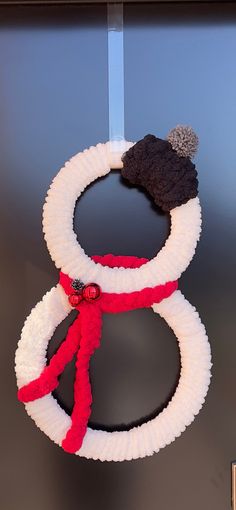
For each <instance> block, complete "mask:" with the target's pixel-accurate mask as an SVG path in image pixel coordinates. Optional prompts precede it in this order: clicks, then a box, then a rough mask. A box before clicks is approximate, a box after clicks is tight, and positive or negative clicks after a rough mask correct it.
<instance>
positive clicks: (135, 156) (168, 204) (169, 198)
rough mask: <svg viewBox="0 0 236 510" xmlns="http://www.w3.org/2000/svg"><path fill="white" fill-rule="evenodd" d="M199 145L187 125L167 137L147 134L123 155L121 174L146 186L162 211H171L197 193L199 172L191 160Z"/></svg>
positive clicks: (177, 128) (134, 182)
mask: <svg viewBox="0 0 236 510" xmlns="http://www.w3.org/2000/svg"><path fill="white" fill-rule="evenodd" d="M197 145H198V138H197V136H196V135H195V133H194V131H193V130H192V128H190V127H188V126H177V127H176V128H175V129H173V130H171V131H170V133H169V135H168V137H167V140H161V139H160V138H156V136H154V135H146V136H145V137H144V138H143V139H142V140H140V141H139V142H137V143H136V144H135V145H133V147H131V149H129V150H128V151H127V152H126V153H125V154H124V155H123V158H122V161H123V169H122V170H121V174H122V176H123V177H125V178H126V179H128V180H129V182H131V183H132V184H134V185H139V186H142V187H144V188H145V189H146V190H147V191H148V192H149V193H150V195H151V196H152V197H153V198H154V201H155V203H156V204H157V205H158V206H159V207H161V209H162V210H163V211H170V210H171V209H173V208H174V207H177V206H180V205H182V204H185V203H186V202H188V200H189V199H190V198H195V197H196V196H197V194H198V180H197V171H196V169H195V165H194V164H193V163H192V161H191V159H190V157H192V156H193V155H194V154H195V152H196V150H197Z"/></svg>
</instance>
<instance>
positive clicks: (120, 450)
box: [16, 142, 211, 461]
mask: <svg viewBox="0 0 236 510" xmlns="http://www.w3.org/2000/svg"><path fill="white" fill-rule="evenodd" d="M131 145H132V144H130V143H128V142H126V143H125V147H124V146H123V148H122V152H124V151H125V150H127V148H129V147H130V146H131ZM122 152H121V151H120V152H119V151H116V152H114V148H113V147H112V145H111V144H110V143H107V144H99V145H98V146H97V147H91V148H90V149H88V150H86V151H84V152H83V153H80V154H78V155H77V156H75V157H74V158H72V159H71V160H70V162H69V163H66V165H65V167H64V168H63V169H62V170H61V171H60V172H59V174H58V175H57V176H56V178H55V179H54V181H53V183H52V186H51V188H50V190H49V193H48V197H47V200H46V204H45V207H44V220H43V225H44V233H45V239H46V242H47V244H48V248H49V252H50V254H51V257H52V259H53V260H54V261H55V263H56V266H57V267H58V268H60V269H61V270H62V271H63V272H64V273H66V274H68V275H69V276H70V277H72V278H76V277H78V276H79V277H80V278H81V279H82V280H83V281H84V282H85V283H87V282H89V281H96V282H97V283H98V284H99V285H101V288H102V289H103V290H104V291H106V292H118V293H121V292H132V291H133V290H140V289H142V288H144V287H147V286H151V287H153V286H155V285H158V284H164V283H165V282H167V281H171V280H175V279H177V278H178V277H179V276H180V275H181V273H182V272H183V271H184V270H185V269H186V267H187V266H188V264H189V262H190V261H191V258H192V257H193V255H194V251H195V247H196V243H197V240H198V238H199V234H200V230H201V209H200V204H199V200H198V198H195V199H191V200H189V201H188V202H187V204H185V205H182V206H180V207H176V208H175V209H173V210H172V211H171V213H170V214H171V233H170V236H169V238H168V240H167V241H166V244H165V246H164V248H163V249H162V250H161V251H160V252H159V253H158V255H157V256H156V257H155V258H154V259H153V260H151V261H150V262H148V263H146V264H145V265H144V266H141V267H140V268H139V269H122V268H114V269H111V268H108V267H103V266H102V265H101V264H97V263H95V262H93V261H92V260H91V259H90V258H89V257H88V256H87V255H86V254H85V253H84V251H83V249H82V248H81V247H80V246H79V244H78V242H77V240H76V236H75V233H74V232H73V212H74V205H75V201H76V199H77V197H78V196H79V195H80V193H81V192H82V191H83V190H84V188H85V187H86V186H87V185H88V184H89V183H90V182H92V181H93V180H94V179H96V178H97V177H99V176H102V175H105V174H107V173H108V172H109V171H110V167H112V168H121V167H122V162H121V155H122ZM152 308H153V310H154V312H156V313H158V314H159V315H160V316H161V317H163V318H164V319H165V320H166V322H167V323H168V324H169V326H170V327H171V328H172V330H173V332H174V333H175V335H176V337H177V339H178V343H179V349H180V356H181V373H180V379H179V383H178V386H177V389H176V391H175V394H174V395H173V397H172V399H171V400H170V402H169V403H168V405H167V407H166V408H165V409H164V410H163V411H162V412H161V413H160V414H159V415H158V416H157V417H156V418H154V419H152V420H150V421H148V422H147V423H144V424H143V425H141V426H137V427H133V428H132V429H130V430H129V431H122V432H106V431H100V430H92V429H90V428H88V429H87V432H86V435H85V438H84V441H83V444H82V447H81V448H80V450H79V451H78V452H76V454H77V455H79V456H82V457H86V458H92V459H94V460H96V459H99V460H101V461H105V460H106V461H123V460H131V459H137V458H139V457H145V456H148V455H152V454H153V453H154V452H158V451H159V450H160V449H161V448H163V447H164V446H166V445H167V444H169V443H171V442H172V441H174V439H175V438H176V437H178V436H179V435H180V434H181V433H182V432H183V431H184V430H185V428H186V427H187V426H188V425H189V424H190V423H191V422H192V421H193V420H194V417H195V415H197V414H198V412H199V411H200V409H201V407H202V405H203V402H204V399H205V396H206V393H207V390H208V386H209V383H210V377H211V374H210V368H211V353H210V346H209V343H208V339H207V336H206V332H205V328H204V326H203V324H202V323H201V321H200V318H199V315H198V313H197V312H196V310H195V308H194V307H192V306H191V305H190V303H189V302H188V301H187V300H186V299H185V298H184V296H183V295H182V294H181V292H180V291H175V292H174V293H173V294H172V295H171V296H170V297H169V298H167V299H164V300H163V301H161V302H160V303H159V304H154V305H153V306H152ZM70 311H71V306H70V305H69V302H68V298H67V296H66V294H65V293H64V291H63V289H62V287H61V286H60V285H57V286H56V287H53V288H52V289H51V291H50V292H48V293H47V294H46V295H45V296H44V298H43V299H42V301H40V302H39V303H38V304H37V305H36V307H35V308H34V309H33V310H32V311H31V314H30V315H29V317H28V318H27V320H26V322H25V325H24V327H23V330H22V335H21V339H20V341H19V344H18V349H17V352H16V375H17V384H18V387H19V388H20V387H22V386H23V385H25V384H27V383H29V382H30V381H32V380H34V379H35V378H37V377H38V376H39V375H40V374H41V372H42V370H43V369H44V367H45V365H46V362H47V360H46V352H47V347H48V343H49V341H50V339H51V337H52V335H53V333H54V331H55V329H56V327H57V326H58V325H59V324H60V322H62V321H63V320H64V318H65V317H66V316H67V315H68V313H69V312H70ZM25 408H26V411H27V413H28V414H29V415H30V416H31V417H32V418H33V420H34V421H35V423H36V425H37V426H38V427H39V428H40V429H41V430H42V431H43V432H44V433H45V434H46V435H47V436H48V437H49V438H50V439H51V440H52V441H54V442H55V443H57V444H58V445H61V442H62V440H63V438H64V437H65V435H66V433H67V431H68V429H69V428H70V425H71V418H70V416H68V415H67V414H66V413H65V411H64V410H63V409H62V408H61V407H60V405H59V404H58V403H57V401H56V400H55V399H54V397H53V396H52V395H51V394H50V395H47V396H45V397H43V398H41V399H38V400H35V401H33V402H30V403H27V404H25Z"/></svg>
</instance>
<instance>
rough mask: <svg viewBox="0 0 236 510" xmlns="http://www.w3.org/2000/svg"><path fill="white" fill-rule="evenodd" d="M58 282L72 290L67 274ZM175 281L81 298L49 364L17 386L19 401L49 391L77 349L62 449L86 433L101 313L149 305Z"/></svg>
mask: <svg viewBox="0 0 236 510" xmlns="http://www.w3.org/2000/svg"><path fill="white" fill-rule="evenodd" d="M93 260H94V261H95V262H99V263H100V264H102V265H103V266H109V267H124V268H138V267H140V266H142V265H143V264H145V263H146V262H148V260H147V259H144V258H138V257H127V256H114V255H105V256H94V257H93ZM59 283H60V284H61V285H62V287H63V289H64V291H65V293H66V294H67V295H70V294H71V293H72V287H71V283H72V280H71V278H69V276H67V275H66V274H63V273H60V280H59ZM177 285H178V284H177V281H174V282H168V283H165V284H164V285H157V286H156V287H153V288H145V289H142V290H140V291H134V292H131V293H129V294H128V293H121V294H115V293H108V292H102V293H101V296H100V298H99V300H97V301H94V302H88V301H86V300H82V301H81V302H80V303H79V304H78V306H76V309H77V310H78V311H79V314H78V316H77V318H76V319H75V321H74V322H73V324H72V325H71V326H70V328H69V330H68V333H67V336H66V339H65V340H64V341H63V342H62V343H61V345H60V347H59V348H58V350H57V352H56V353H55V354H54V356H53V357H52V358H51V360H50V362H49V364H48V365H47V366H46V367H45V368H44V370H43V372H42V373H41V375H40V376H39V377H38V378H37V379H34V380H33V381H31V382H30V383H28V384H26V385H25V386H23V387H22V388H20V389H19V391H18V399H19V400H20V401H22V402H30V401H33V400H36V399H38V398H41V397H43V396H45V395H47V394H48V393H51V392H52V391H53V390H55V388H56V387H57V386H58V384H59V380H58V377H59V376H60V375H61V373H62V372H63V370H64V368H65V366H66V364H67V363H69V362H70V361H71V360H72V358H73V356H74V355H75V354H76V353H77V359H76V376H75V382H74V407H73V411H72V414H71V427H70V429H69V430H68V432H67V434H66V436H65V438H64V439H63V441H62V447H63V449H64V450H65V451H67V452H70V453H75V452H76V451H78V450H79V449H80V447H81V445H82V442H83V438H84V436H85V433H86V429H87V424H88V420H89V416H90V413H91V404H92V394H91V386H90V380H89V362H90V358H91V356H92V354H93V352H94V351H95V349H96V348H97V347H99V345H100V340H101V330H102V314H103V313H104V312H106V313H119V312H127V311H129V310H135V309H137V308H149V307H150V306H152V305H153V303H160V301H162V299H165V298H167V297H169V296H170V295H171V294H172V293H173V292H174V291H175V290H176V289H177Z"/></svg>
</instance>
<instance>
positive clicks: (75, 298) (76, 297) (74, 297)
mask: <svg viewBox="0 0 236 510" xmlns="http://www.w3.org/2000/svg"><path fill="white" fill-rule="evenodd" d="M68 299H69V303H70V305H71V306H73V307H74V308H76V306H78V305H79V303H80V302H81V301H82V296H81V294H71V295H70V296H69V298H68Z"/></svg>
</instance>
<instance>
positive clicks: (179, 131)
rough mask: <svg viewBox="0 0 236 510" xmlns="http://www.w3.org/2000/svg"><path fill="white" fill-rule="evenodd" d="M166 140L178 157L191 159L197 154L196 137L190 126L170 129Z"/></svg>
mask: <svg viewBox="0 0 236 510" xmlns="http://www.w3.org/2000/svg"><path fill="white" fill-rule="evenodd" d="M167 140H168V142H169V143H170V144H171V145H172V149H174V150H175V151H176V152H177V154H178V155H179V156H183V157H185V158H186V157H189V158H192V157H193V156H194V155H195V154H196V152H197V148H198V137H197V135H196V133H194V131H193V129H192V128H191V127H190V126H180V125H178V126H176V127H175V128H174V129H171V131H170V132H169V134H168V136H167Z"/></svg>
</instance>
